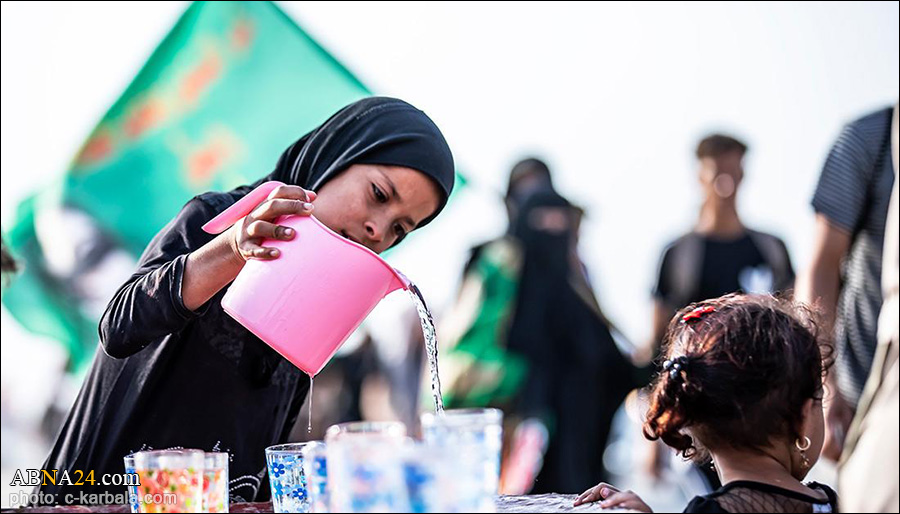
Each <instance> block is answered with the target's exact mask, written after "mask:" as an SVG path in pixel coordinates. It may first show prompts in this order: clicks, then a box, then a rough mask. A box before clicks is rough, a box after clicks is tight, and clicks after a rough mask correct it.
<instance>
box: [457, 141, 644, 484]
mask: <svg viewBox="0 0 900 514" xmlns="http://www.w3.org/2000/svg"><path fill="white" fill-rule="evenodd" d="M505 202H506V207H507V212H508V215H509V219H510V223H509V229H508V231H507V234H506V235H505V236H503V237H501V238H498V239H495V240H493V241H490V242H488V243H485V244H483V245H479V246H477V247H475V248H474V249H473V251H472V258H471V259H470V260H469V263H468V264H467V266H466V268H465V278H464V280H463V284H462V287H461V290H460V294H459V297H458V300H457V303H456V305H455V307H454V308H453V309H452V311H451V313H450V314H449V315H448V317H447V318H445V320H444V322H443V323H442V327H445V331H444V332H442V335H443V336H444V341H446V347H445V349H444V351H443V353H442V356H441V358H442V360H441V366H442V375H443V376H444V384H446V385H445V393H444V401H445V405H447V406H448V407H450V408H456V407H500V408H502V409H504V411H505V412H506V413H507V418H508V420H509V421H511V423H507V434H508V435H512V436H513V437H512V440H511V441H509V442H508V443H509V444H508V445H507V448H508V450H509V452H508V453H507V455H506V458H505V460H504V469H503V477H502V480H501V491H502V492H504V493H518V494H522V493H525V492H528V490H529V489H532V487H533V489H532V492H535V493H541V492H575V491H578V490H580V489H581V488H583V487H585V486H587V485H590V483H591V480H592V479H599V478H601V477H604V476H605V473H604V470H603V465H602V454H603V450H604V449H605V447H606V441H607V438H608V435H609V431H610V424H611V422H612V417H613V415H614V413H615V411H616V409H617V408H618V406H619V404H620V403H621V401H622V399H623V398H624V396H625V394H626V393H627V391H628V390H629V389H630V388H631V387H632V386H633V382H632V373H631V370H632V367H631V366H630V364H629V363H628V361H627V359H626V358H625V357H623V355H622V354H621V353H620V352H619V349H618V348H617V346H616V343H615V341H614V340H613V337H612V333H611V328H612V327H611V325H610V324H609V322H608V321H607V320H606V318H605V316H604V315H603V313H602V312H601V310H600V308H599V305H598V303H597V300H596V298H595V296H594V292H593V289H592V287H591V285H590V282H589V280H588V276H587V273H586V268H585V267H584V265H583V263H582V261H581V259H580V258H579V256H578V253H577V247H576V246H577V240H578V228H579V224H580V221H581V217H582V215H583V211H582V210H581V209H579V208H577V207H575V206H573V205H572V204H571V203H569V202H568V201H567V200H566V199H565V198H563V197H562V196H560V195H559V194H558V193H557V192H556V191H555V190H554V188H553V184H552V180H551V177H550V170H549V168H548V167H547V165H546V164H545V163H543V162H542V161H540V160H538V159H533V158H531V159H525V160H523V161H521V162H519V163H518V164H516V165H515V166H514V167H513V170H512V172H511V173H510V180H509V186H508V188H507V193H506V197H505ZM545 444H546V454H545V455H543V457H542V455H541V454H542V453H543V449H544V445H545ZM541 460H543V465H541ZM535 474H537V477H536V481H534V480H533V479H534V476H535Z"/></svg>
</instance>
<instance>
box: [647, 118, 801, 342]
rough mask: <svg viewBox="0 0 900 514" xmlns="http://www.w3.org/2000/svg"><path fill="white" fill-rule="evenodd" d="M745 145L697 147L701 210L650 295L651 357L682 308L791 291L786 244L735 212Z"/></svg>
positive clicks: (665, 260) (725, 141)
mask: <svg viewBox="0 0 900 514" xmlns="http://www.w3.org/2000/svg"><path fill="white" fill-rule="evenodd" d="M746 153H747V145H745V144H744V143H742V142H741V141H738V140H737V139H734V138H733V137H730V136H725V135H721V134H713V135H710V136H708V137H706V138H704V139H703V140H702V141H700V143H699V144H698V145H697V150H696V155H697V160H698V162H699V166H700V170H699V178H700V185H701V187H702V189H703V205H702V206H701V208H700V217H699V219H698V220H697V224H696V225H695V226H694V228H693V230H691V231H690V232H688V233H687V234H685V235H683V236H681V237H680V238H678V239H677V240H676V241H674V242H673V243H671V244H669V245H668V246H667V247H666V249H665V251H664V252H663V255H662V258H661V259H660V265H659V273H658V276H657V279H656V285H655V287H654V290H653V299H654V313H653V334H652V337H651V345H650V347H651V349H652V354H653V355H654V356H655V355H656V354H657V353H658V352H659V343H660V341H662V337H663V332H664V330H665V327H666V323H667V322H668V320H669V319H671V318H672V315H673V314H674V313H675V312H676V311H677V310H678V309H680V308H682V307H684V306H685V305H688V304H690V303H694V302H699V301H702V300H706V299H709V298H718V297H719V296H722V295H724V294H728V293H738V292H743V293H773V292H776V291H784V290H786V289H788V288H790V287H791V286H792V285H793V282H794V270H793V268H792V266H791V259H790V255H789V254H788V251H787V248H786V247H785V245H784V243H783V242H782V241H781V240H780V239H779V238H777V237H775V236H773V235H770V234H766V233H763V232H759V231H756V230H751V229H749V228H747V227H746V226H745V225H744V223H743V222H742V221H741V218H740V216H739V215H738V212H737V193H738V190H739V188H740V185H741V182H742V180H743V177H744V166H743V159H744V155H745V154H746Z"/></svg>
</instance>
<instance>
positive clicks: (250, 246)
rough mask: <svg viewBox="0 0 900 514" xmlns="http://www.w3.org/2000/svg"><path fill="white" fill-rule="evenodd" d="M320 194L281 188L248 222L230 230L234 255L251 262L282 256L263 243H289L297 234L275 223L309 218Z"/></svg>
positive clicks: (299, 188) (238, 223)
mask: <svg viewBox="0 0 900 514" xmlns="http://www.w3.org/2000/svg"><path fill="white" fill-rule="evenodd" d="M315 199H316V193H314V192H312V191H307V190H305V189H303V188H302V187H298V186H279V187H278V188H277V189H275V190H274V191H272V193H271V194H270V195H269V197H268V198H266V200H265V201H264V202H262V203H260V204H259V205H258V206H257V207H256V209H254V210H253V212H251V213H250V214H248V215H247V216H246V217H245V218H244V219H242V220H241V221H239V222H237V223H235V224H234V226H233V227H231V228H230V229H229V230H231V232H232V237H231V238H230V241H231V247H232V250H233V251H234V253H235V254H236V255H238V256H240V258H241V259H243V260H244V261H246V260H249V259H260V260H271V259H275V258H277V257H278V255H279V251H278V249H276V248H265V247H263V246H261V244H262V240H263V239H280V240H283V241H288V240H291V239H293V238H294V235H295V233H294V230H293V229H291V228H289V227H285V226H282V225H276V224H275V221H276V220H277V219H278V218H279V217H281V216H288V215H291V214H295V215H299V216H308V215H310V214H312V211H313V204H312V203H310V202H312V201H313V200H315Z"/></svg>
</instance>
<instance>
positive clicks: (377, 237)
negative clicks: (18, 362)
mask: <svg viewBox="0 0 900 514" xmlns="http://www.w3.org/2000/svg"><path fill="white" fill-rule="evenodd" d="M454 173H455V172H454V165H453V157H452V155H451V153H450V148H449V147H448V145H447V143H446V141H445V140H444V137H443V135H442V134H441V132H440V130H439V129H438V127H437V126H436V125H435V124H434V123H433V122H432V121H431V119H429V118H428V116H426V115H425V113H423V112H422V111H420V110H418V109H416V108H415V107H413V106H411V105H409V104H408V103H406V102H403V101H401V100H396V99H392V98H378V97H375V98H366V99H363V100H360V101H358V102H356V103H353V104H351V105H349V106H347V107H345V108H343V109H342V110H340V111H338V112H337V113H336V114H335V115H333V116H332V117H331V118H329V119H328V120H327V121H326V122H325V123H324V124H322V125H321V126H320V127H318V128H317V129H315V130H313V131H312V132H310V133H309V134H307V135H306V136H304V137H303V138H301V139H300V140H298V141H297V142H295V143H294V144H293V145H291V146H290V148H288V149H287V150H286V151H285V152H284V153H283V154H282V155H281V158H280V159H279V160H278V163H277V165H276V167H275V170H274V171H273V172H272V173H271V174H269V175H268V176H266V177H264V178H263V179H261V180H260V181H259V182H257V183H256V184H252V185H249V186H242V187H239V188H237V189H235V190H233V191H230V192H227V193H207V194H204V195H200V196H198V197H196V198H194V199H193V200H191V201H190V202H188V203H187V205H186V206H185V207H184V208H183V209H182V211H181V212H180V213H179V214H178V215H177V216H176V217H175V219H173V220H172V221H171V222H170V223H169V224H168V225H167V226H166V227H165V228H163V229H162V231H160V232H159V234H157V236H156V237H155V238H154V239H153V241H152V242H151V243H150V245H149V246H148V247H147V249H146V250H145V251H144V254H143V256H142V257H141V259H140V262H139V264H138V269H137V271H136V272H135V273H134V275H133V276H132V277H131V279H130V280H128V281H127V282H126V283H125V284H124V285H123V286H122V287H121V288H120V289H119V291H118V292H117V293H116V294H115V296H114V297H113V299H112V300H111V301H110V303H109V306H108V307H107V309H106V312H105V313H104V315H103V317H102V319H101V322H100V342H101V345H102V348H103V351H102V352H97V354H96V356H95V359H94V362H93V364H92V366H91V368H90V370H89V372H88V374H87V377H86V378H85V382H84V385H83V386H82V389H81V391H80V393H79V395H78V398H77V399H76V401H75V404H74V406H73V407H72V410H71V411H70V413H69V416H68V418H67V419H66V422H65V424H64V425H63V428H62V429H61V432H60V434H59V436H58V438H57V441H56V444H55V445H54V446H53V448H52V450H51V452H50V456H49V457H48V458H47V461H46V462H45V463H44V465H43V468H44V469H57V470H60V473H62V471H63V470H65V471H68V472H69V473H72V472H73V471H74V470H82V471H83V472H84V474H87V473H88V471H93V472H94V476H96V477H100V476H102V475H104V474H106V473H121V472H123V470H124V468H123V457H124V456H125V455H127V454H129V453H132V452H135V451H140V450H144V449H150V448H153V449H164V448H171V447H186V448H197V449H201V450H206V451H227V452H228V453H229V454H230V455H231V462H230V464H229V471H230V475H231V478H232V480H231V487H230V491H231V496H232V500H233V501H254V500H256V501H260V500H263V501H264V500H265V499H267V497H268V493H269V491H268V489H269V488H268V487H266V486H265V485H264V483H265V482H264V481H265V480H266V473H265V467H266V466H265V454H264V450H265V448H266V447H267V446H270V445H273V444H276V443H282V442H285V441H286V439H287V437H288V434H289V432H290V430H291V428H292V427H293V425H294V423H295V421H296V418H297V414H298V412H299V410H300V407H301V405H302V404H303V402H304V400H305V398H306V395H307V391H308V388H309V379H308V377H307V376H306V375H305V374H304V373H303V372H301V371H300V370H299V369H297V368H295V367H294V366H292V365H291V364H290V363H289V362H288V361H287V360H285V359H284V358H283V357H281V356H280V355H279V354H278V353H276V352H275V351H274V350H273V349H272V348H270V347H269V346H268V345H266V344H265V343H264V342H263V341H261V340H260V339H258V338H257V337H255V336H254V335H253V334H251V333H250V332H249V331H248V330H247V329H245V328H244V327H243V326H241V325H240V324H238V322H237V321H235V320H234V319H232V318H231V317H229V316H227V315H226V314H225V312H224V310H223V309H222V306H221V300H222V297H223V295H224V294H225V292H226V290H227V289H228V285H229V284H230V283H231V282H232V280H234V278H235V277H236V276H237V274H238V272H239V271H240V270H241V268H242V267H243V265H244V263H245V262H246V261H247V260H248V259H263V260H265V259H275V258H278V257H279V255H278V251H277V250H274V249H270V248H266V247H265V246H264V244H265V240H266V239H282V240H290V239H292V238H293V237H294V236H295V234H294V233H293V232H292V231H291V230H290V229H288V228H286V227H284V226H280V225H277V224H276V220H277V219H278V218H279V217H280V216H283V215H309V214H311V213H313V212H314V213H315V215H316V217H317V218H318V219H319V220H320V221H321V222H322V223H324V224H325V225H326V226H328V227H329V228H330V229H332V230H333V231H335V232H337V233H339V234H341V235H343V236H344V237H347V238H348V239H351V240H353V241H356V242H358V243H361V244H363V245H365V246H367V247H368V248H370V249H371V250H373V251H375V252H378V253H380V252H382V251H384V250H385V249H387V248H389V247H391V246H393V245H395V244H397V243H398V242H400V241H401V240H402V239H403V237H404V236H405V235H406V234H407V233H408V232H410V231H411V230H414V229H416V228H418V227H421V226H423V225H425V224H427V223H428V222H430V221H431V220H432V219H433V218H434V217H435V216H437V214H438V213H439V212H440V211H441V209H442V208H443V207H444V205H445V203H446V201H447V198H448V197H449V195H450V192H451V190H452V188H453V182H454ZM268 180H278V181H281V182H283V183H284V184H285V185H284V186H282V187H280V188H279V189H277V190H276V191H275V192H273V194H271V195H270V196H269V198H268V199H267V200H265V201H263V202H262V203H261V204H260V205H259V206H257V208H256V209H255V210H254V211H253V212H252V213H251V214H250V215H248V216H247V217H245V218H244V219H242V220H241V221H239V222H238V223H236V224H235V225H234V226H233V227H231V228H230V229H228V230H226V231H225V232H223V233H222V234H220V235H218V236H213V235H210V234H207V233H206V232H204V231H203V230H202V229H201V227H202V226H203V225H204V224H205V223H206V222H207V221H209V220H210V219H212V218H213V217H215V216H216V215H217V214H219V213H221V212H222V211H224V210H225V209H226V208H228V207H229V206H230V205H232V204H234V203H235V202H236V201H238V200H239V199H240V198H242V197H243V196H244V195H246V194H247V193H249V192H250V191H251V190H253V189H254V187H256V186H257V185H259V184H261V183H262V182H264V181H268ZM300 243H302V241H301V242H300ZM75 476H77V475H75ZM37 492H40V493H41V494H42V495H53V497H52V498H53V499H54V500H55V501H54V502H53V503H79V501H78V499H79V498H80V496H79V494H80V493H84V494H101V493H106V492H109V493H112V494H119V493H124V488H123V487H118V488H116V487H113V486H104V485H102V484H101V483H100V482H99V480H98V482H97V483H96V484H86V485H83V486H77V487H76V486H65V487H63V486H60V485H56V486H54V485H51V484H50V483H49V482H48V483H47V485H45V486H42V487H39V489H38V491H37ZM69 495H72V496H69ZM46 497H47V496H43V497H42V500H43V498H46Z"/></svg>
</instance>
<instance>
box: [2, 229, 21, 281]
mask: <svg viewBox="0 0 900 514" xmlns="http://www.w3.org/2000/svg"><path fill="white" fill-rule="evenodd" d="M18 270H19V265H18V263H17V262H16V260H15V259H13V256H12V255H10V253H9V250H7V248H6V239H0V273H2V274H3V279H2V280H3V281H4V285H6V277H7V276H8V275H11V274H13V273H15V272H16V271H18Z"/></svg>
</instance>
